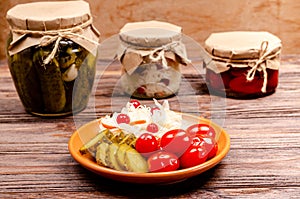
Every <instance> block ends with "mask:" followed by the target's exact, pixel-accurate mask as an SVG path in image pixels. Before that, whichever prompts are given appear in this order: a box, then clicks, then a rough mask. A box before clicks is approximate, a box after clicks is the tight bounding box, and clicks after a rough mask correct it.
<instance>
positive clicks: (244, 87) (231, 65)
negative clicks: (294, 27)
mask: <svg viewBox="0 0 300 199" xmlns="http://www.w3.org/2000/svg"><path fill="white" fill-rule="evenodd" d="M281 48H282V44H281V40H280V39H279V38H278V37H276V36H275V35H273V34H271V33H268V32H252V31H250V32H249V31H248V32H246V31H235V32H220V33H213V34H211V35H210V36H209V37H208V38H207V40H206V41H205V49H206V51H207V52H208V53H209V54H210V56H211V57H212V62H210V63H209V64H207V66H206V82H207V85H208V87H209V89H210V92H212V93H216V94H221V95H222V94H226V96H227V97H232V98H256V97H262V96H266V95H269V94H272V93H274V92H275V90H276V88H277V85H278V69H279V65H280V53H281Z"/></svg>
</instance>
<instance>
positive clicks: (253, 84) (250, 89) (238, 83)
mask: <svg viewBox="0 0 300 199" xmlns="http://www.w3.org/2000/svg"><path fill="white" fill-rule="evenodd" d="M263 82H264V79H263V78H261V77H258V76H254V79H253V80H252V81H248V80H247V77H246V76H240V77H236V78H234V79H233V80H231V82H230V83H229V87H230V89H231V90H232V91H234V92H237V93H243V94H256V93H260V92H261V88H262V87H263Z"/></svg>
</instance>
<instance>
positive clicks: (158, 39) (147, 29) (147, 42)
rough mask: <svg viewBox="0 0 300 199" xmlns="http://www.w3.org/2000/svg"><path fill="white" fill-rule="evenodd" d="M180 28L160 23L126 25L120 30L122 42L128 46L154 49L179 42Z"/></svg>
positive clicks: (149, 22) (147, 22) (145, 22)
mask: <svg viewBox="0 0 300 199" xmlns="http://www.w3.org/2000/svg"><path fill="white" fill-rule="evenodd" d="M181 30H182V28H181V27H179V26H176V25H173V24H170V23H166V22H160V21H143V22H133V23H127V24H125V25H124V26H123V28H122V29H121V30H120V33H119V36H120V39H121V40H122V41H123V42H126V43H129V44H130V45H135V46H141V47H150V48H155V47H159V46H162V45H166V44H169V43H172V42H174V41H180V40H181Z"/></svg>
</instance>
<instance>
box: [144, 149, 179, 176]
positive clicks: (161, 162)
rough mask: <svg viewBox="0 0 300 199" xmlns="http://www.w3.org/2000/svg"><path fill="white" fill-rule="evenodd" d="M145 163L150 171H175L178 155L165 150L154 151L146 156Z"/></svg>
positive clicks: (177, 164)
mask: <svg viewBox="0 0 300 199" xmlns="http://www.w3.org/2000/svg"><path fill="white" fill-rule="evenodd" d="M147 163H148V168H149V171H150V172H166V171H175V170H177V169H178V168H179V166H180V163H179V160H178V157H177V156H176V155H175V154H173V153H170V152H166V151H159V152H157V153H154V154H153V155H151V156H150V157H149V158H148V160H147Z"/></svg>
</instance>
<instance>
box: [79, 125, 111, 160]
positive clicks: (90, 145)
mask: <svg viewBox="0 0 300 199" xmlns="http://www.w3.org/2000/svg"><path fill="white" fill-rule="evenodd" d="M108 131H109V130H108V129H105V130H103V131H101V132H100V133H98V134H97V135H96V136H95V137H93V138H92V139H91V140H90V141H89V142H87V143H86V144H84V145H83V146H82V147H81V148H80V149H79V152H80V153H81V154H82V155H83V154H86V153H88V152H90V153H95V152H96V150H97V146H98V145H99V144H100V142H101V141H102V139H103V137H104V136H106V134H107V133H108Z"/></svg>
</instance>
